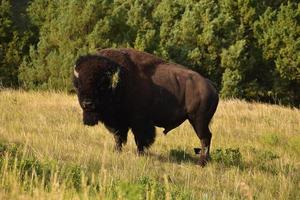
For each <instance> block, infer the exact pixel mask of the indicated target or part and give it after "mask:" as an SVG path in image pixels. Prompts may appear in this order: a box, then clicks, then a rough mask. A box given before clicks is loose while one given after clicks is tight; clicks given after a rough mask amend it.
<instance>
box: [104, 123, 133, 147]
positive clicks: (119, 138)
mask: <svg viewBox="0 0 300 200" xmlns="http://www.w3.org/2000/svg"><path fill="white" fill-rule="evenodd" d="M105 126H106V128H107V129H108V130H109V131H110V132H111V133H112V134H113V135H114V138H115V142H116V144H115V151H116V152H121V151H122V147H123V145H125V144H126V142H127V135H128V127H123V128H112V127H110V126H107V125H105Z"/></svg>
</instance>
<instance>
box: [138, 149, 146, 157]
mask: <svg viewBox="0 0 300 200" xmlns="http://www.w3.org/2000/svg"><path fill="white" fill-rule="evenodd" d="M137 155H138V156H144V155H145V151H140V150H138V151H137Z"/></svg>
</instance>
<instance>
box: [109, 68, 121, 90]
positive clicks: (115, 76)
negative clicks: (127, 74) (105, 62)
mask: <svg viewBox="0 0 300 200" xmlns="http://www.w3.org/2000/svg"><path fill="white" fill-rule="evenodd" d="M119 82H120V69H117V70H116V71H114V72H113V73H112V74H111V76H110V84H111V85H110V86H111V88H112V89H115V88H116V87H117V86H118V83H119Z"/></svg>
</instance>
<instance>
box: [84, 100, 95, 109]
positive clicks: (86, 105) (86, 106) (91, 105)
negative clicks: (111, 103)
mask: <svg viewBox="0 0 300 200" xmlns="http://www.w3.org/2000/svg"><path fill="white" fill-rule="evenodd" d="M82 107H83V108H84V109H86V110H93V109H95V104H94V103H93V102H92V101H91V100H88V99H85V100H83V102H82Z"/></svg>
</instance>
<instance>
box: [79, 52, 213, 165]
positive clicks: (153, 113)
mask: <svg viewBox="0 0 300 200" xmlns="http://www.w3.org/2000/svg"><path fill="white" fill-rule="evenodd" d="M75 70H76V71H77V72H78V74H79V78H76V77H74V86H75V87H76V88H77V91H78V98H79V102H80V105H81V106H82V108H83V121H84V123H85V124H87V125H95V124H97V122H98V121H101V122H103V123H104V124H105V126H106V127H107V128H108V129H109V130H110V131H111V132H112V133H114V135H115V140H116V149H117V150H121V148H122V145H123V144H125V143H126V140H127V132H128V129H129V128H131V129H132V132H133V134H134V138H135V141H136V144H137V148H138V151H139V152H140V153H142V152H143V151H144V148H147V147H149V146H150V145H151V144H152V143H153V142H154V139H155V126H159V127H163V128H164V129H165V130H164V133H165V134H167V132H169V131H170V130H172V129H174V128H176V127H177V126H179V125H180V124H181V123H182V122H184V121H185V120H186V119H188V120H189V122H190V123H191V124H192V126H193V128H194V130H195V132H196V133H197V136H198V137H199V139H200V140H201V145H202V151H201V154H200V164H201V165H202V166H203V165H205V164H206V162H207V160H208V158H209V148H210V142H211V132H210V130H209V126H208V125H209V122H210V120H211V118H212V117H213V115H214V113H215V111H216V108H217V105H218V100H219V98H218V94H217V92H216V90H215V88H214V87H213V85H212V84H211V82H210V81H209V80H207V79H206V78H204V77H202V76H201V75H199V74H198V73H197V72H194V71H192V70H189V69H187V68H185V67H183V66H181V65H178V64H175V63H169V62H166V61H164V60H162V59H160V58H158V57H156V56H153V55H151V54H148V53H144V52H140V51H136V50H134V49H103V50H101V51H99V52H97V55H87V56H83V57H81V58H79V59H78V60H77V63H76V67H75ZM118 70H119V72H120V73H119V74H120V79H119V82H118V84H117V87H116V88H112V87H111V85H110V84H111V83H110V78H109V77H110V75H111V74H112V73H114V72H116V71H118ZM83 104H84V105H83Z"/></svg>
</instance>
